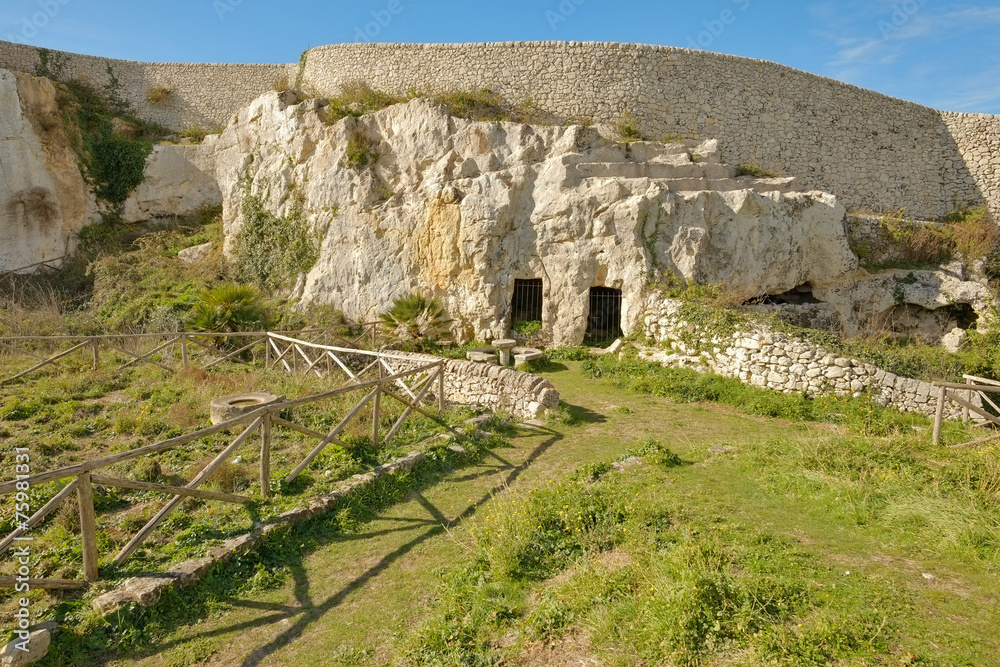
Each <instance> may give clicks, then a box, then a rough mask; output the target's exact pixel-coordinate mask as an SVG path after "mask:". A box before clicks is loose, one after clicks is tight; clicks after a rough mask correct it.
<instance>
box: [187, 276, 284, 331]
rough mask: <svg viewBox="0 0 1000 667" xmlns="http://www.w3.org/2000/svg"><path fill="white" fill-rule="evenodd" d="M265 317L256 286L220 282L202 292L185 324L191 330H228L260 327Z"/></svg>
mask: <svg viewBox="0 0 1000 667" xmlns="http://www.w3.org/2000/svg"><path fill="white" fill-rule="evenodd" d="M269 320H270V317H269V315H268V312H267V306H266V305H265V304H264V298H263V297H262V296H261V293H260V291H259V290H258V289H257V288H256V287H254V286H253V285H244V284H240V283H222V284H221V285H219V286H217V287H213V288H212V289H208V290H205V291H204V292H203V293H202V295H201V298H200V299H199V301H198V302H197V303H196V304H195V306H194V308H193V309H192V310H191V317H190V319H189V320H188V324H189V325H190V327H191V328H192V329H194V330H195V331H212V332H216V333H228V332H235V331H262V330H264V329H266V328H267V326H268V322H269Z"/></svg>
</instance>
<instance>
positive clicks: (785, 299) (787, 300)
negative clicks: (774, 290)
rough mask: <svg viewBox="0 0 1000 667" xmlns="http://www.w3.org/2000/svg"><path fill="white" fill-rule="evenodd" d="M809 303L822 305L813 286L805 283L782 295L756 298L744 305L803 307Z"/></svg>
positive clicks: (765, 295) (767, 295) (766, 295)
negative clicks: (814, 294) (814, 292)
mask: <svg viewBox="0 0 1000 667" xmlns="http://www.w3.org/2000/svg"><path fill="white" fill-rule="evenodd" d="M807 303H820V300H819V299H817V298H816V297H815V296H813V286H812V285H811V284H810V283H804V284H802V285H799V286H798V287H793V288H792V289H790V290H788V291H787V292H782V293H781V294H764V295H763V296H756V297H754V298H752V299H750V300H749V301H746V302H744V303H743V305H744V306H781V305H789V306H801V305H804V304H807Z"/></svg>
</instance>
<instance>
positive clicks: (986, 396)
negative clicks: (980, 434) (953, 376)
mask: <svg viewBox="0 0 1000 667" xmlns="http://www.w3.org/2000/svg"><path fill="white" fill-rule="evenodd" d="M963 378H964V379H965V383H964V384H963V383H959V382H935V383H934V386H935V387H937V390H938V391H937V410H936V411H935V413H934V435H933V440H934V444H935V445H940V444H941V427H942V425H943V423H944V411H945V407H946V406H947V404H948V402H949V401H950V402H952V403H954V404H955V405H958V406H959V407H961V408H962V418H963V419H964V420H965V421H969V419H970V417H971V415H973V414H974V415H976V416H977V417H978V418H979V419H981V420H982V421H983V422H984V423H986V424H990V425H992V426H1000V417H997V415H995V414H990V413H989V412H987V411H986V409H985V407H983V406H982V405H976V404H975V403H973V397H974V396H975V395H978V396H979V397H980V398H981V400H982V401H983V402H984V403H986V404H987V405H990V406H992V407H993V409H994V410H996V411H997V413H998V414H1000V407H998V406H997V403H996V402H995V401H994V400H993V399H992V398H990V394H1000V382H998V381H997V380H990V379H989V378H981V377H976V376H975V375H965V376H963ZM959 394H964V395H965V396H964V397H963V396H960V395H959ZM998 438H1000V433H997V434H995V435H990V436H987V437H985V438H979V439H977V440H973V441H971V442H963V443H961V444H959V445H952V446H954V447H969V446H974V445H980V444H983V443H986V442H989V441H991V440H996V439H998Z"/></svg>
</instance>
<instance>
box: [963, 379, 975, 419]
mask: <svg viewBox="0 0 1000 667" xmlns="http://www.w3.org/2000/svg"><path fill="white" fill-rule="evenodd" d="M965 384H973V382H972V378H965ZM973 393H974V392H973V391H972V390H971V389H970V390H969V393H968V394H967V395H966V400H967V401H969V403H971V402H972V395H973ZM970 416H971V415H970V414H969V408H967V407H966V406H964V405H963V406H962V421H963V422H965V423H966V424H968V423H969V418H970Z"/></svg>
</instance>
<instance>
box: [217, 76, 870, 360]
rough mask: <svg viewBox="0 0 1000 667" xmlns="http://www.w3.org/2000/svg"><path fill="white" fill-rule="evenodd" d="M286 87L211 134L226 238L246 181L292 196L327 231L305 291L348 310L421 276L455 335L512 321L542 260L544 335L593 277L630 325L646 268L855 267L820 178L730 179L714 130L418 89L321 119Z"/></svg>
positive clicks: (569, 313)
mask: <svg viewBox="0 0 1000 667" xmlns="http://www.w3.org/2000/svg"><path fill="white" fill-rule="evenodd" d="M296 102H298V100H297V99H295V98H294V97H291V98H290V97H289V96H288V95H279V94H278V93H272V94H267V95H264V96H262V97H261V98H259V99H258V100H256V101H255V102H254V103H252V104H251V105H250V106H249V107H247V108H246V109H245V110H243V111H242V112H240V114H239V115H238V117H237V118H236V119H235V121H234V122H233V123H232V124H230V125H229V127H228V128H227V129H226V130H225V132H224V133H223V134H222V136H221V137H220V138H219V140H218V141H217V142H216V144H215V148H216V160H217V177H218V179H219V185H220V188H221V191H222V199H223V214H224V221H225V230H226V234H227V244H229V242H230V241H231V239H232V235H233V234H234V233H235V232H236V231H237V230H238V229H239V227H240V225H241V224H242V220H241V217H240V202H241V200H242V197H243V196H244V194H245V192H246V191H247V188H249V190H250V191H251V192H253V193H254V194H256V195H259V196H262V197H263V198H264V200H265V201H266V202H267V204H268V206H269V207H270V209H271V210H272V211H274V212H276V213H279V214H280V213H283V212H287V210H288V208H289V207H290V206H292V205H293V202H298V203H299V205H301V206H303V210H304V212H305V213H306V215H307V216H308V219H309V220H310V221H311V222H312V224H313V225H314V226H315V227H316V228H317V229H318V230H319V231H320V232H321V234H322V249H321V256H320V259H319V261H318V262H317V264H316V265H315V266H314V268H313V269H312V271H311V272H310V273H309V274H308V277H307V280H306V282H305V288H304V292H303V299H304V300H306V301H312V302H318V303H328V304H332V305H334V306H336V307H337V308H340V309H341V310H343V311H344V313H345V314H346V315H347V316H348V317H351V318H354V319H357V320H366V319H370V318H372V317H373V316H375V315H376V314H377V313H378V312H379V311H381V310H382V309H384V308H386V307H387V306H388V305H389V304H391V302H392V300H393V299H394V298H395V297H397V296H400V295H402V294H405V293H407V292H410V291H419V292H423V293H425V294H429V295H433V296H436V297H438V298H439V299H440V300H441V301H442V303H443V304H444V305H445V306H446V307H447V309H448V312H449V313H450V315H451V316H452V317H453V318H454V319H455V322H454V331H453V334H454V335H455V336H456V337H457V338H459V339H466V340H468V339H472V338H477V339H480V340H492V339H493V338H500V337H504V336H505V335H506V334H507V333H508V327H509V325H510V316H511V312H510V311H511V298H512V292H513V286H514V280H515V279H533V278H541V279H542V281H543V299H544V300H543V326H544V331H545V332H547V333H548V335H549V342H551V343H554V344H575V343H579V342H580V341H581V339H582V338H583V336H584V332H585V330H586V327H587V317H588V311H589V292H590V288H591V287H594V286H605V287H611V288H617V289H620V290H622V297H623V298H622V308H621V310H622V313H621V315H622V326H623V328H624V329H625V330H626V331H628V330H630V329H632V328H634V327H635V326H637V325H638V324H639V321H640V318H641V316H642V308H643V302H644V295H643V291H644V286H645V285H647V284H648V283H649V282H650V281H656V280H659V279H662V278H663V277H664V276H665V275H666V274H667V273H670V272H674V271H676V272H677V273H679V274H680V275H682V276H683V277H684V278H687V279H691V280H696V281H698V282H712V283H726V284H728V285H730V286H731V287H732V288H733V289H736V290H739V291H743V292H746V293H747V296H754V295H758V294H763V293H767V292H773V291H784V290H790V289H792V288H794V287H796V286H797V285H800V284H802V283H806V282H808V283H811V284H813V285H834V284H837V283H838V281H841V280H843V279H844V278H845V276H848V275H850V274H852V273H853V272H855V271H856V270H857V259H856V257H855V256H854V255H853V253H851V251H850V248H849V247H848V245H847V240H846V236H845V234H844V225H843V220H844V216H845V212H844V209H843V207H842V206H840V205H839V204H838V203H837V201H836V199H835V198H834V197H833V196H832V195H829V194H825V193H819V192H810V193H803V192H795V191H794V187H795V181H794V179H792V178H783V179H752V178H740V179H735V178H733V177H732V173H733V172H732V170H731V168H730V167H728V166H726V165H723V164H721V163H719V162H718V146H717V145H716V144H715V142H706V143H705V144H702V145H696V144H693V143H688V144H685V143H674V144H659V143H646V142H635V143H632V144H629V145H626V144H623V143H619V142H616V141H613V140H609V139H607V138H605V137H604V136H602V132H601V129H600V128H588V127H581V126H568V127H542V126H531V125H521V124H515V123H503V122H473V121H468V120H464V119H459V118H454V117H452V116H450V115H449V114H448V113H447V112H446V110H445V109H444V108H443V107H441V106H439V105H437V104H435V103H433V102H431V101H428V100H420V99H418V100H414V101H411V102H409V103H407V104H402V105H396V106H393V107H389V108H387V109H384V110H382V111H379V112H377V113H374V114H370V115H366V116H362V117H360V118H351V117H348V118H345V119H342V120H339V121H337V122H333V123H328V122H326V121H327V110H326V108H325V107H324V105H323V103H322V102H319V101H316V100H309V101H305V102H300V103H296ZM692 156H695V158H694V159H692ZM352 164H353V165H354V166H351V165H352Z"/></svg>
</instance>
